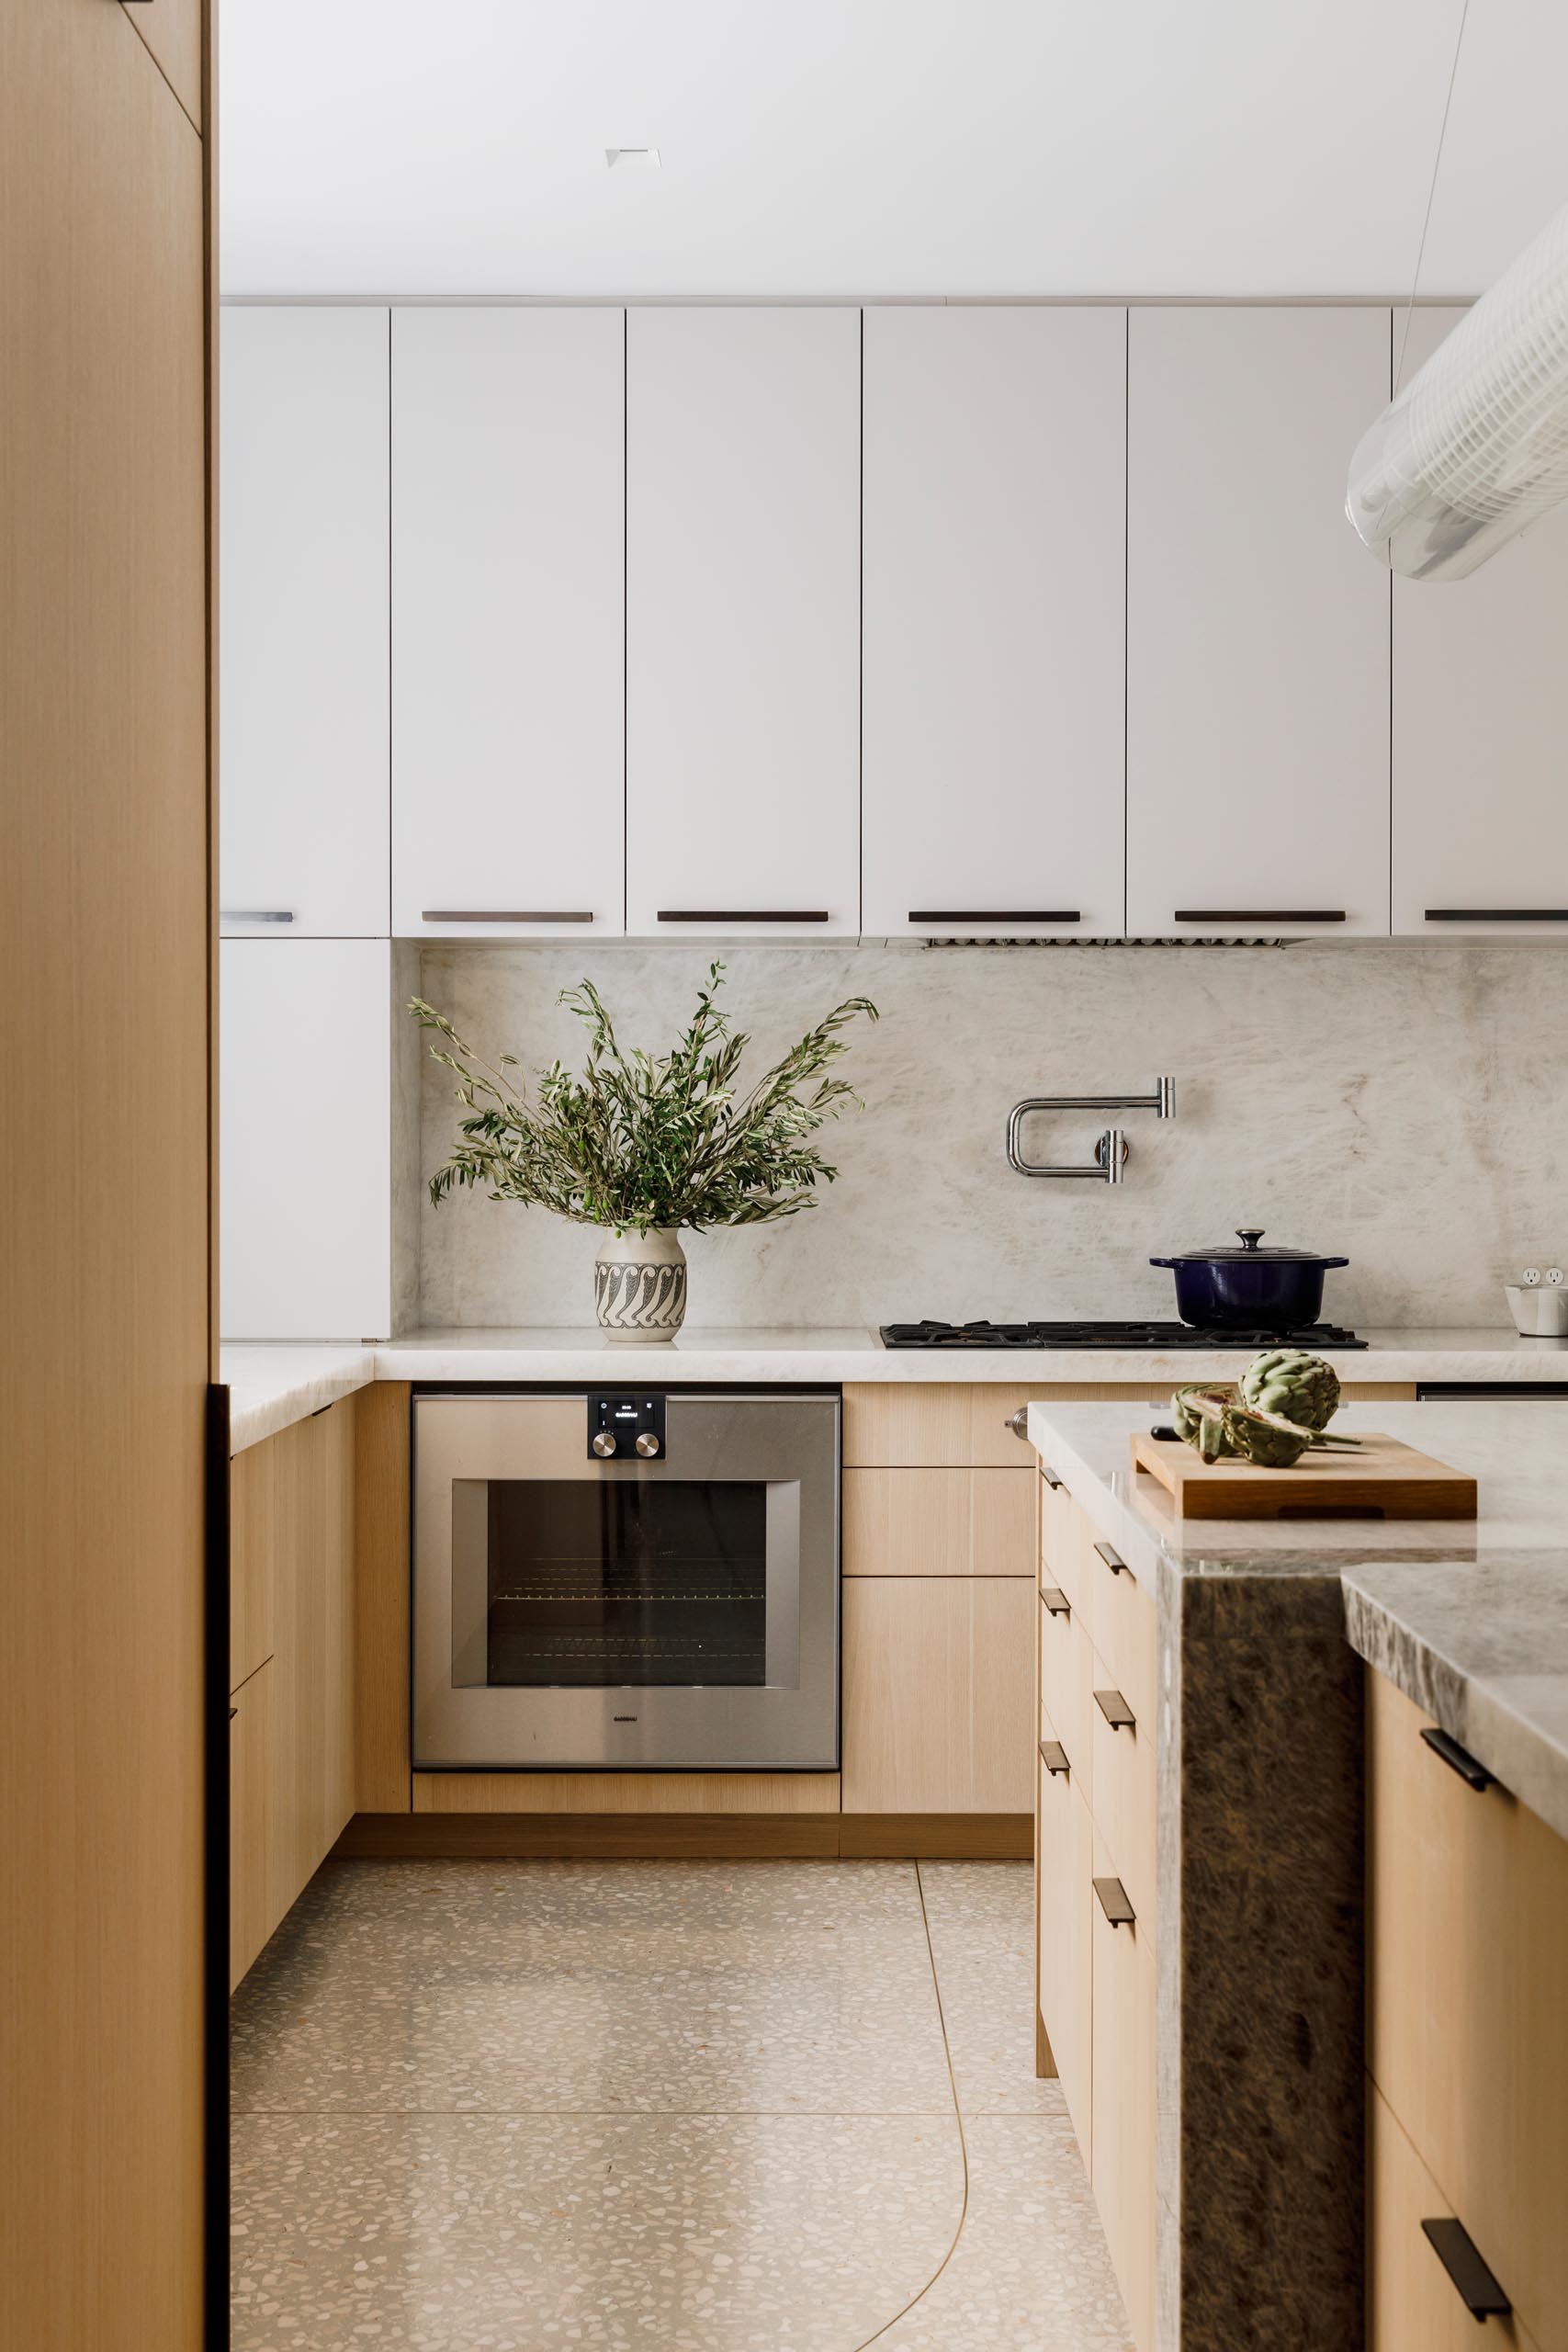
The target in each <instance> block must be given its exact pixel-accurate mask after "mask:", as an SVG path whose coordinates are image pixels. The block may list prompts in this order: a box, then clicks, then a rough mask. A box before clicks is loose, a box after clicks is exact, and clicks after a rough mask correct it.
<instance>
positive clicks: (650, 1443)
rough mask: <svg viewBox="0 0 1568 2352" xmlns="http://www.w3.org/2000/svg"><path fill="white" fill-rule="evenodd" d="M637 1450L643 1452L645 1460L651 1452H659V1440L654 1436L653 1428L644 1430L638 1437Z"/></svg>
mask: <svg viewBox="0 0 1568 2352" xmlns="http://www.w3.org/2000/svg"><path fill="white" fill-rule="evenodd" d="M658 1451H659V1440H658V1439H657V1438H656V1437H655V1436H654V1434H653V1431H652V1430H643V1432H642V1434H641V1435H640V1437H639V1438H638V1439H637V1452H638V1453H640V1454H641V1456H642V1458H643V1460H644V1461H645V1462H646V1461H647V1460H648V1458H649V1455H650V1454H654V1453H658Z"/></svg>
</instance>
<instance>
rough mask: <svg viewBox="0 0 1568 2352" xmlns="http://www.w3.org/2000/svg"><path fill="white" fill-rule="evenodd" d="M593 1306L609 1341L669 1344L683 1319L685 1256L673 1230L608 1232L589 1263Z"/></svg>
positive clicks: (642, 1344)
mask: <svg viewBox="0 0 1568 2352" xmlns="http://www.w3.org/2000/svg"><path fill="white" fill-rule="evenodd" d="M593 1306H594V1310H595V1312H596V1313H597V1315H598V1317H599V1324H600V1329H602V1330H603V1331H604V1333H605V1334H606V1336H607V1337H608V1338H610V1339H611V1340H626V1341H627V1342H635V1343H637V1344H638V1345H641V1346H645V1347H646V1346H647V1345H648V1343H649V1341H650V1340H672V1339H673V1338H674V1337H675V1334H676V1332H677V1331H678V1330H679V1329H680V1328H681V1326H682V1323H683V1322H684V1321H685V1319H686V1253H685V1251H684V1250H682V1247H681V1237H680V1235H679V1234H678V1233H676V1232H675V1231H674V1230H673V1229H672V1228H665V1229H663V1230H660V1231H656V1232H653V1233H607V1234H606V1235H605V1236H604V1240H603V1242H602V1243H601V1244H600V1248H599V1254H598V1256H597V1257H596V1258H595V1259H594V1261H593Z"/></svg>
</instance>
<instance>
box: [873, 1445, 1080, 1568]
mask: <svg viewBox="0 0 1568 2352" xmlns="http://www.w3.org/2000/svg"><path fill="white" fill-rule="evenodd" d="M1033 1560H1034V1479H1033V1477H1032V1474H1031V1473H1030V1471H1029V1470H1028V1469H1027V1468H1025V1469H1017V1470H854V1469H851V1470H846V1471H845V1472H844V1574H845V1575H846V1576H847V1577H1026V1576H1028V1575H1030V1574H1031V1572H1032V1566H1033Z"/></svg>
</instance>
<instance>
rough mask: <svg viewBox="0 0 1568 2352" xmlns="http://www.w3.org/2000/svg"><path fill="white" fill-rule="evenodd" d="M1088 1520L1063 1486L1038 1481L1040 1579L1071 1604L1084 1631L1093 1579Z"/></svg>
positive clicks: (1086, 1630) (1086, 1629)
mask: <svg viewBox="0 0 1568 2352" xmlns="http://www.w3.org/2000/svg"><path fill="white" fill-rule="evenodd" d="M1088 1534H1089V1521H1088V1520H1087V1519H1086V1518H1085V1517H1084V1514H1083V1512H1082V1511H1081V1510H1079V1509H1078V1507H1077V1503H1075V1502H1074V1500H1073V1498H1072V1497H1071V1495H1070V1494H1068V1492H1067V1490H1066V1487H1053V1486H1051V1485H1050V1484H1049V1483H1048V1481H1047V1480H1046V1479H1045V1478H1044V1477H1043V1476H1042V1478H1041V1481H1040V1581H1041V1583H1042V1584H1054V1585H1055V1586H1056V1587H1057V1588H1058V1589H1059V1590H1060V1591H1062V1592H1065V1593H1066V1596H1067V1599H1068V1600H1070V1601H1071V1602H1072V1604H1073V1613H1074V1615H1075V1616H1077V1618H1078V1619H1079V1620H1080V1622H1081V1623H1082V1625H1083V1629H1084V1631H1085V1633H1086V1634H1087V1633H1088V1632H1089V1596H1090V1594H1091V1592H1092V1591H1093V1589H1094V1588H1093V1580H1092V1578H1091V1577H1090V1575H1089V1569H1090V1566H1093V1565H1095V1563H1093V1561H1092V1560H1091V1557H1090V1554H1089V1541H1088Z"/></svg>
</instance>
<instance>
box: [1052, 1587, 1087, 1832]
mask: <svg viewBox="0 0 1568 2352" xmlns="http://www.w3.org/2000/svg"><path fill="white" fill-rule="evenodd" d="M1093 1658H1094V1653H1093V1651H1092V1650H1091V1649H1090V1647H1089V1635H1088V1634H1086V1633H1085V1632H1084V1629H1083V1626H1082V1623H1080V1621H1079V1619H1078V1617H1077V1612H1076V1611H1075V1612H1074V1614H1073V1615H1072V1616H1070V1617H1060V1616H1053V1615H1052V1613H1051V1611H1049V1610H1048V1609H1047V1608H1046V1606H1045V1603H1044V1602H1043V1601H1042V1602H1041V1603H1040V1715H1041V1724H1040V1736H1041V1738H1042V1739H1059V1740H1060V1741H1061V1743H1062V1746H1063V1747H1065V1748H1066V1751H1067V1758H1068V1761H1069V1763H1070V1764H1071V1765H1072V1768H1073V1779H1074V1781H1075V1783H1076V1784H1077V1792H1078V1794H1079V1795H1080V1797H1082V1799H1083V1801H1084V1803H1085V1804H1086V1805H1089V1807H1090V1808H1091V1809H1092V1805H1093V1802H1094V1799H1093V1789H1094V1741H1093V1736H1092V1734H1091V1732H1090V1729H1089V1710H1090V1708H1091V1707H1092V1706H1093V1704H1094V1702H1093V1700H1092V1699H1091V1698H1090V1696H1089V1693H1090V1691H1092V1689H1093V1687H1094V1667H1093ZM1048 1722H1049V1723H1051V1724H1055V1730H1054V1731H1047V1730H1046V1728H1045V1725H1046V1724H1047V1723H1048Z"/></svg>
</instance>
